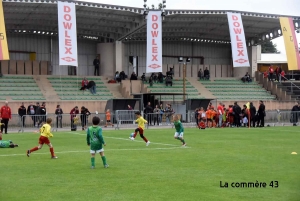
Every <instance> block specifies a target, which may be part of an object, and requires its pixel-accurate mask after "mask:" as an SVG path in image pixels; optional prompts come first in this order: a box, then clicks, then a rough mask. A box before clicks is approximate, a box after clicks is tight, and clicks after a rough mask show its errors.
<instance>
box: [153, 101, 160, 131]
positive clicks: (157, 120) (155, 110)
mask: <svg viewBox="0 0 300 201" xmlns="http://www.w3.org/2000/svg"><path fill="white" fill-rule="evenodd" d="M153 113H154V114H153V117H154V121H153V122H154V126H155V123H156V122H157V125H158V126H159V115H160V109H159V107H158V105H156V106H155V108H154V110H153Z"/></svg>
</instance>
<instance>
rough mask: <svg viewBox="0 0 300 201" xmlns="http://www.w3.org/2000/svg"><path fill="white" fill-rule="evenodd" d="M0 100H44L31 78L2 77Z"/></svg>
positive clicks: (23, 76)
mask: <svg viewBox="0 0 300 201" xmlns="http://www.w3.org/2000/svg"><path fill="white" fill-rule="evenodd" d="M0 94H1V95H0V100H7V99H8V98H11V99H12V100H20V101H22V100H24V101H25V100H27V101H28V100H34V101H36V100H46V99H45V97H44V96H43V93H42V92H41V90H40V88H39V87H38V85H37V84H36V82H35V80H34V79H33V77H32V76H25V75H22V76H10V75H8V76H3V77H1V78H0Z"/></svg>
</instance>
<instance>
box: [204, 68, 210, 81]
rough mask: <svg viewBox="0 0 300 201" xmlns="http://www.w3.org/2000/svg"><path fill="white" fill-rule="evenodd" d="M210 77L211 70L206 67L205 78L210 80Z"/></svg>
mask: <svg viewBox="0 0 300 201" xmlns="http://www.w3.org/2000/svg"><path fill="white" fill-rule="evenodd" d="M209 77H210V75H209V70H208V69H207V67H206V68H205V70H204V79H207V80H209Z"/></svg>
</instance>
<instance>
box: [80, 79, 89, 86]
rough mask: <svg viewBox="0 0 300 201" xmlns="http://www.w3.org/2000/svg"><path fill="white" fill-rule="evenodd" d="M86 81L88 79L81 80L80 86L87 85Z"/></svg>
mask: <svg viewBox="0 0 300 201" xmlns="http://www.w3.org/2000/svg"><path fill="white" fill-rule="evenodd" d="M88 83H89V81H88V80H82V82H81V86H82V87H84V86H87V85H88Z"/></svg>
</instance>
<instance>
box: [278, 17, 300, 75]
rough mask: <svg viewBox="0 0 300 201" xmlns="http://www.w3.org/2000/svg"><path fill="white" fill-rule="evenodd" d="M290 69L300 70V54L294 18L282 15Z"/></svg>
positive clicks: (281, 22) (281, 20)
mask: <svg viewBox="0 0 300 201" xmlns="http://www.w3.org/2000/svg"><path fill="white" fill-rule="evenodd" d="M279 20H280V25H281V29H282V34H283V38H284V44H285V50H286V56H287V60H288V67H289V70H300V55H299V49H298V43H297V38H296V33H295V27H294V22H293V19H292V18H288V17H280V18H279Z"/></svg>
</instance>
